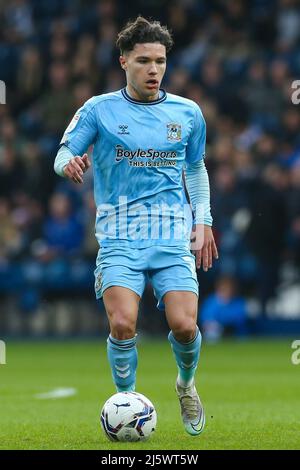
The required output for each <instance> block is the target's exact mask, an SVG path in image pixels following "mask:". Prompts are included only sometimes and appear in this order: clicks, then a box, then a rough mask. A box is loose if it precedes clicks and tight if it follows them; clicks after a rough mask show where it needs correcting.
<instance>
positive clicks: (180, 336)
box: [172, 319, 197, 343]
mask: <svg viewBox="0 0 300 470" xmlns="http://www.w3.org/2000/svg"><path fill="white" fill-rule="evenodd" d="M196 331H197V327H196V322H195V321H194V320H193V319H186V320H182V321H181V322H177V323H176V324H175V325H174V326H173V327H172V332H173V335H174V336H175V338H176V339H177V341H179V342H180V343H187V342H188V341H191V340H192V339H193V338H194V337H195V333H196Z"/></svg>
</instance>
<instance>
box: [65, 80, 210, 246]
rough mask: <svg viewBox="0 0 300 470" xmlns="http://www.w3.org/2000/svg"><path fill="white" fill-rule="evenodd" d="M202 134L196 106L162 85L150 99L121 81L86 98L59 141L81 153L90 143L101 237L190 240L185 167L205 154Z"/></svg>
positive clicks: (139, 242) (139, 241)
mask: <svg viewBox="0 0 300 470" xmlns="http://www.w3.org/2000/svg"><path fill="white" fill-rule="evenodd" d="M205 141H206V126H205V120H204V118H203V115H202V113H201V110H200V108H199V106H198V105H197V104H196V103H194V102H193V101H191V100H189V99H186V98H183V97H180V96H176V95H173V94H170V93H166V92H165V91H164V90H161V92H160V97H159V98H158V99H157V100H155V101H151V102H141V101H137V100H135V99H133V98H132V97H130V96H129V95H128V93H127V91H126V89H125V88H124V89H122V90H119V91H116V92H113V93H107V94H103V95H100V96H94V97H93V98H91V99H90V100H88V101H87V102H86V103H85V104H84V106H83V107H82V108H80V109H79V110H78V111H77V112H76V114H75V116H74V118H73V119H72V121H71V123H70V124H69V126H68V128H67V129H66V131H65V134H64V136H63V138H62V141H61V144H62V145H65V146H67V147H68V148H69V150H70V151H71V152H72V153H73V154H74V155H80V156H82V155H83V154H84V153H85V152H86V151H87V149H88V147H89V146H90V145H93V146H94V147H93V157H92V160H93V171H94V195H95V202H96V207H97V216H96V237H97V239H98V241H99V244H100V245H101V246H108V245H110V244H118V245H120V244H126V245H127V244H130V246H133V247H147V246H151V245H155V244H159V245H169V246H176V245H187V244H188V243H189V240H190V232H191V227H192V213H191V209H190V206H189V204H188V201H187V199H186V194H185V190H184V184H183V176H182V174H183V169H184V167H185V165H186V163H194V162H197V161H199V160H201V159H202V158H203V157H204V155H205Z"/></svg>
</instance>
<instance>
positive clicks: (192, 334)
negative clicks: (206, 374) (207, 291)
mask: <svg viewBox="0 0 300 470" xmlns="http://www.w3.org/2000/svg"><path fill="white" fill-rule="evenodd" d="M163 300H164V304H165V310H166V318H167V321H168V324H169V327H170V330H171V331H170V333H169V337H168V338H169V341H170V343H171V346H172V349H173V352H174V355H175V359H176V363H177V367H178V383H179V385H180V386H182V387H187V386H190V385H191V384H192V383H193V380H194V376H195V372H196V368H197V365H198V361H199V355H200V347H201V333H200V331H199V328H198V326H197V313H198V297H197V295H196V294H195V293H194V292H188V291H169V292H167V293H166V294H165V295H164V299H163Z"/></svg>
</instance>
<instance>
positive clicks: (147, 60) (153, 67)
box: [120, 42, 166, 101]
mask: <svg viewBox="0 0 300 470" xmlns="http://www.w3.org/2000/svg"><path fill="white" fill-rule="evenodd" d="M120 63H121V67H122V68H123V69H124V70H125V71H126V79H127V87H128V91H129V93H130V94H131V96H132V97H133V98H135V99H138V100H142V101H152V100H155V99H157V98H158V94H159V87H160V84H161V81H162V79H163V76H164V73H165V71H166V47H165V46H163V45H162V44H160V43H158V42H153V43H152V42H151V43H145V44H136V45H135V46H134V49H133V50H132V51H130V52H128V53H126V54H124V55H123V56H121V57H120Z"/></svg>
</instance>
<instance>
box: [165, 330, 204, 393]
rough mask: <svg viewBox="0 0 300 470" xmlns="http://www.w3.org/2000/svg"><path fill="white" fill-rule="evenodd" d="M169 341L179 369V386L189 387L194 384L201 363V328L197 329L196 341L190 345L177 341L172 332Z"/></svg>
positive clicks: (193, 340) (190, 342) (192, 341)
mask: <svg viewBox="0 0 300 470" xmlns="http://www.w3.org/2000/svg"><path fill="white" fill-rule="evenodd" d="M168 339H169V341H170V343H171V346H172V349H173V352H174V355H175V359H176V363H177V367H178V380H179V385H181V386H182V387H188V386H190V385H191V384H192V382H193V378H194V375H195V372H196V369H197V365H198V361H199V355H200V348H201V333H200V331H199V328H198V327H197V331H196V335H195V337H194V339H192V340H191V341H189V342H188V343H180V342H179V341H177V340H176V339H175V336H174V335H173V333H172V331H170V333H169V336H168Z"/></svg>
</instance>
